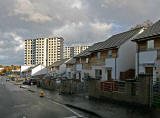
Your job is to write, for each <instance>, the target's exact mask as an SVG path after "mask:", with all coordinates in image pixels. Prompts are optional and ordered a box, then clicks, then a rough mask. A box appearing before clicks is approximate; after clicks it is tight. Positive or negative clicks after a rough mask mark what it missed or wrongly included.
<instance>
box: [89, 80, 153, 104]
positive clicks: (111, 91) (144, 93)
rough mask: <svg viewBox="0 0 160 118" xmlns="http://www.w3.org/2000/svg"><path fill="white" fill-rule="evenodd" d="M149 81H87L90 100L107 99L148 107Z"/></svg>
mask: <svg viewBox="0 0 160 118" xmlns="http://www.w3.org/2000/svg"><path fill="white" fill-rule="evenodd" d="M150 79H151V78H145V77H140V78H139V80H125V81H105V82H101V81H100V80H89V90H88V91H89V92H88V95H89V97H90V98H93V97H94V98H98V99H101V98H103V99H105V98H109V99H112V100H116V101H120V102H121V101H124V102H129V103H137V104H143V105H148V106H149V105H150Z"/></svg>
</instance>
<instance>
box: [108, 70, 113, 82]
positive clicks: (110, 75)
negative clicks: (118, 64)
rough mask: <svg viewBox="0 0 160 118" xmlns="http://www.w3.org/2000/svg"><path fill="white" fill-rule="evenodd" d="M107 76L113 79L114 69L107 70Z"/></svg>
mask: <svg viewBox="0 0 160 118" xmlns="http://www.w3.org/2000/svg"><path fill="white" fill-rule="evenodd" d="M107 78H108V80H111V79H112V70H107Z"/></svg>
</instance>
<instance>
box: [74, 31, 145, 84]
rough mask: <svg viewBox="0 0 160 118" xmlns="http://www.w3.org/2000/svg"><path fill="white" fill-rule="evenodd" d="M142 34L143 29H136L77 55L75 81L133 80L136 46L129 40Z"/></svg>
mask: <svg viewBox="0 0 160 118" xmlns="http://www.w3.org/2000/svg"><path fill="white" fill-rule="evenodd" d="M142 32H143V28H138V29H134V30H129V31H127V32H122V33H120V34H116V35H113V36H112V37H110V38H109V39H107V40H106V41H103V42H99V43H95V44H93V45H92V46H91V47H89V48H88V49H87V50H85V51H83V52H82V53H80V54H79V55H77V56H76V57H75V58H76V66H77V67H78V68H76V76H77V79H81V80H83V78H87V77H90V78H95V79H100V80H101V81H112V80H125V79H132V78H134V77H135V55H136V44H134V43H133V42H132V41H131V40H133V38H135V37H136V36H137V35H139V34H140V33H142ZM128 76H129V77H128Z"/></svg>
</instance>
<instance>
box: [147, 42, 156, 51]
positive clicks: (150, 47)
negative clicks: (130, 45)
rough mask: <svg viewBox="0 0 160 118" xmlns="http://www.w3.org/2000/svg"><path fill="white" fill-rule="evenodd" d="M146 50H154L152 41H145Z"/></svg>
mask: <svg viewBox="0 0 160 118" xmlns="http://www.w3.org/2000/svg"><path fill="white" fill-rule="evenodd" d="M147 49H154V40H149V41H147Z"/></svg>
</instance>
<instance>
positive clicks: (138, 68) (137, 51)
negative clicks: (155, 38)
mask: <svg viewBox="0 0 160 118" xmlns="http://www.w3.org/2000/svg"><path fill="white" fill-rule="evenodd" d="M137 48H138V49H137V66H138V67H137V74H138V77H139V45H138V47H137Z"/></svg>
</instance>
